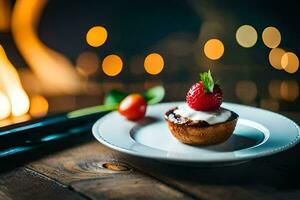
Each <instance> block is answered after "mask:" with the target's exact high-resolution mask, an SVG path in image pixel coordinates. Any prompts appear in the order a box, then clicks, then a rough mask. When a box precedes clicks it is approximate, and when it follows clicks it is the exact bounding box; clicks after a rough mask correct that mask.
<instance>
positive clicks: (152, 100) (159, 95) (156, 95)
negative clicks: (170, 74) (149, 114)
mask: <svg viewBox="0 0 300 200" xmlns="http://www.w3.org/2000/svg"><path fill="white" fill-rule="evenodd" d="M142 95H143V97H144V98H145V99H146V101H147V104H149V105H151V104H156V103H159V102H161V101H162V100H163V98H164V96H165V89H164V88H163V86H156V87H153V88H150V89H148V90H146V91H145V92H144V93H143V94H142Z"/></svg>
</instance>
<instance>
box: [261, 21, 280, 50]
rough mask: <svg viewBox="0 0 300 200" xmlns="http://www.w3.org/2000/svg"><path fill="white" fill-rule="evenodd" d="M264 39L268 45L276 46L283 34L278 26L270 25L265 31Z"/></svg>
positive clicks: (270, 46)
mask: <svg viewBox="0 0 300 200" xmlns="http://www.w3.org/2000/svg"><path fill="white" fill-rule="evenodd" d="M262 39H263V42H264V44H265V45H266V46H267V47H269V48H276V47H278V46H279V44H280V42H281V34H280V32H279V30H278V29H277V28H275V27H272V26H270V27H267V28H265V30H264V31H263V34H262Z"/></svg>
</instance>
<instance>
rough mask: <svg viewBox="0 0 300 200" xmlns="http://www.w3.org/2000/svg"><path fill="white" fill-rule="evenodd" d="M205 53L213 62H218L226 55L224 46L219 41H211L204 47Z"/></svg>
mask: <svg viewBox="0 0 300 200" xmlns="http://www.w3.org/2000/svg"><path fill="white" fill-rule="evenodd" d="M204 53H205V55H206V56H207V57H208V58H209V59H211V60H218V59H219V58H221V57H222V56H223V54H224V45H223V43H222V42H221V41H220V40H218V39H210V40H208V41H207V42H206V43H205V45H204Z"/></svg>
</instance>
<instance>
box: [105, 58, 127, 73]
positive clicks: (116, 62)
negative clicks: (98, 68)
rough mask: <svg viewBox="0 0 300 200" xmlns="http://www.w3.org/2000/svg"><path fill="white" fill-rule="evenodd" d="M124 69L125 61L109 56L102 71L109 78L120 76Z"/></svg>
mask: <svg viewBox="0 0 300 200" xmlns="http://www.w3.org/2000/svg"><path fill="white" fill-rule="evenodd" d="M122 68H123V61H122V59H121V58H120V57H119V56H117V55H114V54H112V55H108V56H106V57H105V58H104V60H103V62H102V70H103V72H104V73H105V74H106V75H108V76H116V75H118V74H119V73H120V72H121V71H122Z"/></svg>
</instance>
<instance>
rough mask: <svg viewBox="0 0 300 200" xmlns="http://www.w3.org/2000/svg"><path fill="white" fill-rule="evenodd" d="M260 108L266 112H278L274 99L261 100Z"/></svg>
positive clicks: (277, 105)
mask: <svg viewBox="0 0 300 200" xmlns="http://www.w3.org/2000/svg"><path fill="white" fill-rule="evenodd" d="M260 107H261V108H264V109H268V110H272V111H277V110H279V107H280V105H279V102H278V101H277V100H274V99H262V100H261V101H260Z"/></svg>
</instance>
